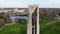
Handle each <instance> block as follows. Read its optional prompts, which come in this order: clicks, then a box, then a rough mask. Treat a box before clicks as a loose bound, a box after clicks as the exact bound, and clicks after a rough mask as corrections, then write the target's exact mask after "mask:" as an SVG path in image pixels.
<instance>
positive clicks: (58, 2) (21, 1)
mask: <svg viewBox="0 0 60 34" xmlns="http://www.w3.org/2000/svg"><path fill="white" fill-rule="evenodd" d="M29 4H39V7H40V8H60V0H0V8H2V7H6V8H7V7H20V8H25V7H28V5H29Z"/></svg>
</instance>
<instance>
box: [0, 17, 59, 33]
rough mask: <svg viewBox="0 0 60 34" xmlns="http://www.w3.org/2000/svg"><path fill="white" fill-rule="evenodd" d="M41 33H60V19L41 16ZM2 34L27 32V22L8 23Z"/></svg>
mask: <svg viewBox="0 0 60 34" xmlns="http://www.w3.org/2000/svg"><path fill="white" fill-rule="evenodd" d="M39 21H40V34H60V20H48V19H44V18H40V20H39ZM0 34H27V26H26V24H13V25H6V26H4V27H3V28H2V30H1V31H0Z"/></svg>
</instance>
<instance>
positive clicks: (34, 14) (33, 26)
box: [27, 5, 39, 34]
mask: <svg viewBox="0 0 60 34" xmlns="http://www.w3.org/2000/svg"><path fill="white" fill-rule="evenodd" d="M28 18H29V20H28V25H27V34H39V8H38V5H29V15H28Z"/></svg>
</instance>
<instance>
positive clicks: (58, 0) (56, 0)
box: [40, 0, 60, 8]
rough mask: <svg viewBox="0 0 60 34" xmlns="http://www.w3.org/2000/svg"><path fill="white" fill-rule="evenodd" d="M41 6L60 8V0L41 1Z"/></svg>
mask: <svg viewBox="0 0 60 34" xmlns="http://www.w3.org/2000/svg"><path fill="white" fill-rule="evenodd" d="M40 5H41V7H47V8H60V0H46V1H45V2H41V3H40Z"/></svg>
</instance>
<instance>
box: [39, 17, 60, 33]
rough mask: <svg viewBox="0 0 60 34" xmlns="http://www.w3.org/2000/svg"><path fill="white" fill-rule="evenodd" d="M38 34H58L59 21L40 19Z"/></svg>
mask: <svg viewBox="0 0 60 34" xmlns="http://www.w3.org/2000/svg"><path fill="white" fill-rule="evenodd" d="M40 34H60V20H48V19H44V18H41V19H40Z"/></svg>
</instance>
